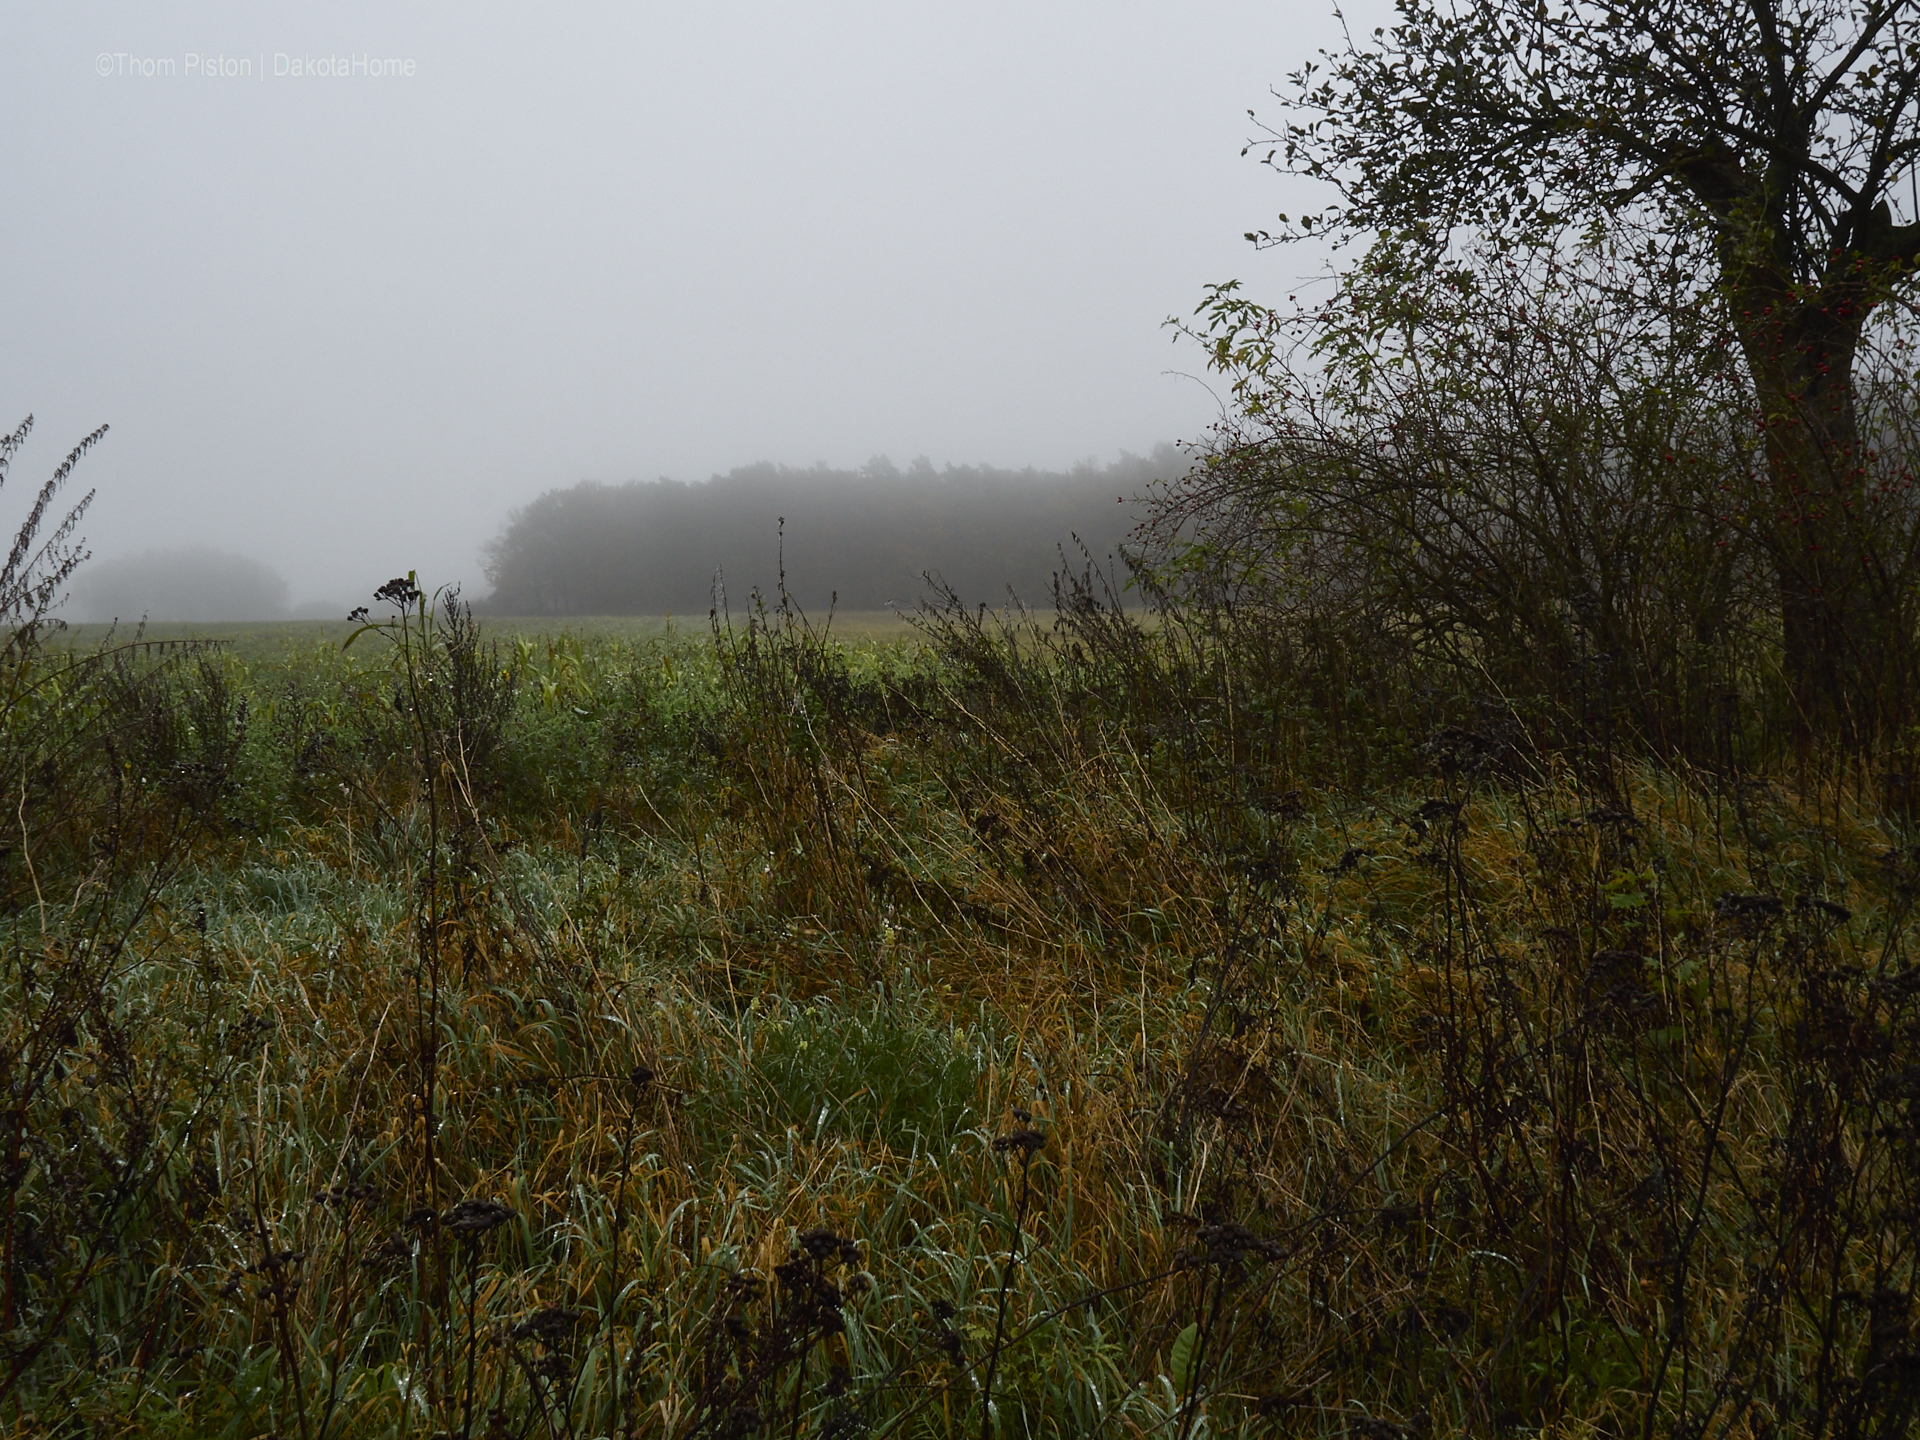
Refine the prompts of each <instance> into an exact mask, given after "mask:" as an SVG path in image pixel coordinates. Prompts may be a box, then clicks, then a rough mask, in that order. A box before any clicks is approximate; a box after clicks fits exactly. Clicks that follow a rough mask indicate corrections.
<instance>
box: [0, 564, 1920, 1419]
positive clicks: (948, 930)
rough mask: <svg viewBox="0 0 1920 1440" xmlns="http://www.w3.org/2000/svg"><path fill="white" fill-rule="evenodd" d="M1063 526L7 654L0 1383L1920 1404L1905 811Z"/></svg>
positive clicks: (696, 1409) (408, 1392) (1366, 1412)
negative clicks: (1321, 654)
mask: <svg viewBox="0 0 1920 1440" xmlns="http://www.w3.org/2000/svg"><path fill="white" fill-rule="evenodd" d="M1087 581H1088V583H1085V584H1082V585H1080V586H1077V587H1076V586H1068V587H1067V589H1066V591H1065V593H1064V594H1063V596H1062V597H1061V598H1062V602H1063V603H1062V606H1061V609H1060V611H1059V616H1060V618H1059V620H1058V623H1057V624H1056V623H1055V622H1053V621H1049V622H1048V623H1047V624H1046V625H1044V626H1043V625H1040V624H1037V623H1035V622H1033V621H1032V620H1030V619H1023V618H1022V617H1020V616H1018V615H1009V616H1004V617H995V616H992V615H988V614H983V613H982V612H979V611H977V610H970V609H965V608H962V607H958V606H948V607H945V608H938V609H935V610H931V611H928V612H926V613H925V614H924V615H923V620H922V627H923V635H922V641H921V643H920V644H919V645H917V646H909V647H865V648H850V647H846V646H843V645H841V644H839V643H838V642H836V641H834V640H833V639H831V636H830V630H829V629H828V627H827V626H826V625H825V624H815V623H809V622H808V621H807V620H806V619H805V617H803V616H802V615H800V614H799V612H798V611H797V610H796V609H794V608H793V607H792V606H791V605H790V604H776V605H774V606H772V607H771V608H759V607H756V609H755V610H754V611H753V612H752V613H751V614H750V615H749V616H748V617H747V618H746V620H745V621H744V622H734V623H727V622H725V621H724V619H723V621H722V623H721V624H719V625H718V626H717V628H716V629H715V630H714V632H713V633H712V634H711V635H708V636H700V635H695V636H692V637H689V638H685V639H679V640H675V639H672V638H662V639H658V640H654V641H650V642H645V643H639V644H618V643H613V642H600V643H593V644H584V645H583V644H580V643H578V642H575V641H572V640H569V639H567V638H566V637H564V636H563V637H557V638H554V639H552V640H549V641H546V642H543V643H537V644H536V643H532V642H527V641H519V642H516V643H515V644H513V645H512V646H510V647H507V646H495V645H494V644H493V643H492V642H490V641H489V640H488V639H487V638H486V636H485V634H484V632H483V631H481V630H479V629H477V628H476V627H475V626H474V624H473V622H472V621H471V619H470V617H469V616H468V614H467V612H466V610H465V609H464V607H463V606H461V604H460V603H459V600H458V597H457V596H452V595H443V596H440V597H430V596H426V595H423V594H421V593H420V591H419V589H418V588H417V587H416V586H415V585H414V584H413V583H412V582H411V581H407V580H402V581H396V582H394V583H393V584H392V585H390V586H388V587H385V588H384V589H383V592H382V595H381V597H380V600H379V601H378V602H377V603H376V605H375V606H374V607H372V608H373V611H374V613H373V614H372V615H370V616H369V617H368V620H369V626H368V628H367V629H366V630H365V631H364V632H363V633H361V634H360V635H359V636H358V637H357V639H356V640H355V643H354V644H353V646H352V647H351V648H350V649H348V650H346V651H344V652H343V651H341V650H339V649H338V648H335V647H319V648H316V649H313V650H310V651H307V652H303V653H294V652H290V653H289V654H288V655H287V656H286V658H285V660H284V662H281V663H257V664H255V665H254V666H252V667H251V668H248V667H245V666H243V665H242V664H241V663H240V662H239V661H238V660H237V659H236V658H234V657H233V656H231V655H223V654H214V653H196V654H188V655H179V654H173V653H169V654H166V655H154V654H150V653H147V652H145V651H143V650H141V649H128V650H122V651H115V652H108V653H106V654H103V655H97V656H96V655H92V654H89V655H86V656H83V657H79V658H68V657H66V656H63V655H61V654H59V653H58V652H55V651H52V650H48V649H45V648H31V647H30V648H26V649H23V650H22V651H21V652H20V658H19V660H18V661H17V675H16V679H15V681H14V685H15V690H16V693H20V694H23V695H24V694H34V695H39V696H43V697H64V698H62V699H61V701H60V703H62V704H65V705H66V706H67V707H68V708H67V709H65V710H61V711H58V712H55V711H52V710H48V709H45V708H43V709H42V710H41V711H40V712H39V713H38V718H29V716H28V714H27V712H26V711H24V710H18V709H16V710H15V711H10V712H8V718H7V728H6V730H5V737H6V743H7V745H8V747H9V749H8V752H7V753H8V755H9V756H10V757H11V758H10V759H9V762H8V763H9V767H10V768H9V771H8V773H10V774H16V775H24V776H25V777H26V785H25V789H24V790H23V791H21V792H20V795H19V799H18V803H17V804H15V805H13V806H10V807H8V808H9V809H11V810H12V811H14V812H15V813H14V814H13V816H12V817H11V819H10V821H9V824H10V826H11V829H10V833H9V836H8V842H7V843H8V848H7V850H6V851H5V854H4V858H3V859H0V865H4V876H5V883H6V887H7V888H6V895H7V903H6V909H5V915H6V927H7V929H6V936H5V947H4V951H3V952H0V964H4V983H5V984H6V986H7V987H8V993H9V1005H8V1007H7V1011H6V1014H7V1029H6V1033H5V1037H4V1050H3V1051H0V1058H3V1059H4V1064H5V1066H6V1070H5V1074H6V1080H7V1085H8V1094H9V1101H8V1106H9V1108H8V1110H7V1123H8V1127H9V1128H8V1137H7V1151H6V1154H7V1163H6V1166H5V1168H4V1171H0V1175H3V1176H4V1185H5V1193H4V1196H3V1197H0V1201H3V1203H4V1210H3V1211H0V1216H3V1217H4V1226H5V1232H4V1239H5V1245H6V1254H7V1271H6V1273H7V1281H8V1283H7V1290H6V1303H7V1307H8V1319H7V1330H6V1338H5V1345H6V1350H5V1361H6V1368H5V1370H4V1372H0V1374H3V1375H4V1379H3V1380H0V1384H3V1385H4V1394H3V1395H0V1407H3V1408H0V1415H4V1417H5V1421H6V1423H7V1424H8V1425H9V1426H10V1427H12V1428H13V1429H15V1430H17V1431H19V1432H21V1433H61V1434H65V1433H74V1434H79V1433H88V1434H116V1433H127V1434H130V1433H141V1434H156V1433H158V1434H167V1433H173V1434H181V1435H209V1434H233V1435H258V1434H265V1433H274V1434H278V1435H282V1436H290V1435H295V1434H298V1435H301V1436H303V1437H307V1440H324V1437H330V1436H331V1437H340V1436H349V1435H352V1436H360V1435H388V1434H394V1435H399V1434H419V1435H422V1436H425V1435H433V1434H446V1435H461V1436H483V1435H485V1436H495V1435H500V1436H523V1435H542V1434H544V1435H552V1436H560V1435H579V1436H593V1435H625V1434H634V1435H672V1436H693V1435H731V1436H744V1435H748V1434H785V1435H853V1434H901V1435H947V1434H966V1435H973V1434H980V1435H983V1436H987V1437H991V1436H995V1435H1006V1436H1012V1435H1063V1436H1064V1435H1075V1436H1079V1435H1087V1434H1095V1433H1098V1434H1109V1433H1111V1434H1123V1435H1124V1434H1136V1435H1146V1434H1154V1435H1167V1436H1195V1435H1200V1434H1210V1433H1220V1434H1239V1433H1262V1432H1263V1431H1268V1430H1271V1431H1272V1432H1273V1433H1309V1434H1328V1435H1335V1434H1358V1435H1368V1436H1386V1435H1393V1434H1407V1435H1413V1434H1441V1433H1463V1434H1464V1433H1474V1434H1484V1433H1542V1432H1546V1431H1552V1432H1554V1433H1595V1434H1601V1433H1604V1434H1626V1433H1637V1434H1649V1433H1654V1432H1656V1431H1658V1432H1662V1433H1664V1432H1667V1431H1675V1432H1681V1433H1687V1434H1709V1433H1711V1434H1761V1433H1780V1432H1792V1433H1797V1434H1894V1433H1899V1432H1900V1431H1902V1430H1903V1429H1904V1428H1905V1427H1906V1426H1907V1424H1908V1422H1909V1418H1910V1414H1909V1412H1910V1409H1911V1407H1912V1404H1913V1401H1914V1397H1915V1395H1916V1386H1915V1378H1916V1373H1917V1372H1916V1367H1917V1366H1920V1355H1917V1354H1916V1351H1915V1348H1914V1343H1915V1342H1914V1340H1913V1338H1912V1336H1911V1333H1910V1324H1911V1319H1912V1311H1911V1306H1912V1291H1913V1286H1914V1276H1913V1264H1914V1257H1915V1240H1916V1236H1915V1227H1914V1216H1915V1215H1916V1214H1917V1213H1920V1210H1916V1208H1915V1195H1914V1193H1913V1192H1914V1185H1915V1181H1916V1178H1920V1166H1917V1165H1916V1151H1915V1146H1916V1144H1920V1129H1916V1128H1915V1127H1916V1126H1917V1125H1920V1112H1916V1111H1915V1110H1914V1108H1913V1107H1914V1105H1915V1104H1916V1102H1917V1101H1920V1092H1916V1091H1915V1089H1914V1086H1913V1084H1912V1078H1913V1077H1912V1073H1911V1072H1912V1065H1911V1060H1910V1056H1911V1054H1912V1047H1913V1043H1914V1040H1915V1038H1916V1036H1915V1029H1916V1015H1915V1006H1916V1004H1920V983H1915V982H1914V979H1913V977H1914V975H1915V974H1916V973H1920V972H1915V971H1914V970H1913V969H1912V968H1911V965H1910V961H1909V951H1908V943H1909V942H1908V939H1907V932H1908V919H1909V913H1910V907H1911V905H1912V901H1913V897H1914V896H1915V894H1916V893H1920V891H1917V890H1916V885H1920V874H1916V872H1915V869H1914V865H1913V861H1912V857H1911V856H1910V854H1909V841H1908V838H1907V837H1906V836H1905V834H1904V832H1903V831H1902V830H1900V829H1899V827H1898V822H1897V821H1896V820H1894V819H1889V818H1886V817H1882V816H1880V815H1877V814H1876V813H1874V812H1873V810H1872V809H1871V807H1870V806H1869V805H1868V804H1867V802H1866V801H1865V800H1864V799H1863V798H1862V793H1861V792H1860V791H1859V790H1857V789H1851V790H1843V789H1840V788H1836V787H1833V786H1814V785H1808V786H1805V787H1801V786H1797V785H1795V784H1792V783H1781V782H1779V781H1777V780H1771V779H1769V778H1767V777H1766V776H1765V775H1764V774H1762V773H1760V772H1759V771H1758V770H1756V769H1755V768H1754V767H1753V766H1751V765H1749V764H1747V763H1745V761H1744V760H1743V759H1742V757H1740V756H1739V755H1735V756H1734V757H1732V758H1731V759H1730V760H1729V762H1728V763H1727V764H1726V765H1724V766H1722V767H1720V768H1718V769H1695V768H1685V767H1679V768H1676V767H1671V766H1670V767H1667V768H1651V767H1650V766H1649V765H1647V764H1646V763H1644V762H1642V761H1640V760H1639V759H1637V758H1635V756H1634V755H1633V754H1631V753H1629V752H1627V751H1625V750H1622V749H1620V748H1617V747H1614V748H1610V747H1609V746H1608V745H1607V744H1606V743H1604V738H1596V737H1579V738H1578V743H1573V744H1568V743H1562V741H1561V740H1560V739H1558V738H1552V739H1550V738H1549V737H1547V736H1546V735H1545V734H1544V733H1543V732H1540V731H1538V730H1537V729H1530V728H1529V726H1528V725H1527V724H1525V723H1523V722H1522V721H1521V719H1519V718H1517V717H1514V716H1512V715H1509V714H1506V713H1504V712H1499V711H1497V710H1496V709H1493V708H1490V707H1488V706H1486V705H1484V704H1482V705H1478V706H1476V705H1475V703H1474V701H1473V698H1472V697H1471V696H1468V697H1464V698H1461V699H1458V700H1455V699H1453V698H1450V697H1441V696H1429V697H1426V698H1425V699H1424V700H1418V701H1417V703H1416V702H1415V701H1409V702H1408V703H1407V704H1405V705H1403V706H1402V707H1401V708H1400V709H1399V710H1398V711H1394V712H1391V713H1383V714H1380V715H1378V716H1376V717H1374V720H1373V723H1372V725H1371V728H1366V727H1364V726H1362V724H1361V721H1360V718H1359V717H1358V716H1357V715H1356V714H1355V713H1354V712H1353V711H1352V710H1351V709H1350V708H1343V707H1342V706H1340V705H1337V704H1336V705H1331V706H1329V705H1327V704H1325V703H1323V700H1322V699H1321V698H1320V697H1316V696H1314V695H1312V694H1309V693H1303V692H1302V691H1300V690H1299V689H1298V688H1297V686H1296V681H1297V680H1298V678H1299V676H1298V672H1297V671H1296V670H1295V669H1294V668H1292V664H1293V661H1292V658H1291V657H1292V652H1290V651H1289V650H1288V649H1287V648H1286V647H1285V646H1284V645H1283V644H1281V643H1279V642H1278V641H1276V640H1274V639H1273V638H1272V637H1270V636H1266V635H1264V634H1245V633H1242V632H1240V631H1237V630H1236V629H1235V628H1234V627H1233V626H1232V625H1231V624H1230V623H1229V622H1228V621H1227V620H1226V619H1223V618H1222V617H1219V616H1214V617H1213V618H1212V619H1211V620H1208V621H1207V622H1206V623H1202V621H1201V612H1199V611H1197V610H1193V609H1188V610H1186V611H1183V612H1180V613H1177V614H1170V615H1168V616H1166V617H1163V618H1162V619H1161V620H1160V621H1159V622H1157V623H1155V624H1152V625H1150V626H1149V625H1143V624H1141V623H1140V621H1139V618H1138V617H1137V616H1129V615H1127V614H1124V613H1121V612H1120V611H1119V610H1117V609H1116V607H1115V606H1114V605H1113V604H1112V603H1111V600H1110V597H1108V596H1107V595H1106V594H1105V592H1104V591H1103V590H1101V589H1100V588H1099V577H1098V576H1097V575H1094V574H1091V573H1090V574H1089V576H1088V577H1087ZM82 698H84V699H85V704H84V706H83V705H81V703H80V702H81V699H82ZM34 703H36V704H40V705H42V706H43V707H45V706H49V705H52V704H53V703H54V700H53V699H52V698H47V699H43V700H41V701H36V702H34ZM1422 706H1424V707H1425V708H1424V711H1422V710H1421V708H1420V707H1422ZM55 737H63V738H62V739H61V740H60V743H61V744H62V745H64V747H65V748H64V750H62V751H61V753H62V754H64V755H68V756H70V757H71V758H70V759H66V760H61V759H58V758H57V757H53V758H47V756H48V755H50V751H48V749H47V747H50V746H52V745H53V744H54V741H55ZM36 746H37V747H41V748H38V749H36V748H34V747H36ZM1363 776H1364V779H1365V784H1364V787H1363V786H1362V785H1361V783H1360V781H1361V779H1362V777H1363Z"/></svg>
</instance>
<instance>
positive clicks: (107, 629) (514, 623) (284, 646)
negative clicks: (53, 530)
mask: <svg viewBox="0 0 1920 1440" xmlns="http://www.w3.org/2000/svg"><path fill="white" fill-rule="evenodd" d="M817 618H818V620H819V623H820V624H821V626H822V628H823V629H824V628H827V621H828V619H829V617H827V616H824V615H823V616H820V617H817ZM830 618H831V622H832V623H831V630H832V633H833V634H834V635H836V636H840V637H842V638H845V639H847V640H854V641H859V640H899V639H910V638H912V636H913V635H914V633H915V632H914V629H913V626H912V625H911V624H910V623H909V622H908V620H907V619H906V612H895V611H891V610H853V611H845V612H842V613H839V614H835V615H833V616H832V617H830ZM483 623H484V624H485V626H486V628H487V630H488V632H489V633H490V634H494V635H497V636H499V637H500V638H502V639H508V638H515V639H536V638H546V637H549V636H560V635H566V636H572V637H574V638H576V639H579V640H586V641H602V640H611V641H632V640H648V639H656V638H663V637H668V636H677V637H680V638H683V639H684V638H689V637H695V636H701V635H705V634H707V633H708V631H709V628H710V625H709V621H708V619H707V617H706V616H705V615H685V616H680V615H578V616H567V617H565V618H563V619H555V618H553V617H551V616H536V617H530V618H516V617H513V616H496V615H489V616H487V617H485V620H484V622H483ZM736 623H744V617H741V619H740V620H739V621H737V622H736ZM355 628H356V627H355V626H354V625H352V624H350V623H348V622H347V621H346V620H345V619H341V620H278V621H274V620H266V621H259V620H245V621H221V622H203V623H185V622H173V621H166V622H155V623H150V624H147V625H145V626H140V625H117V626H115V625H69V626H67V627H66V628H65V629H64V630H63V631H61V632H60V635H61V637H62V638H61V640H60V641H59V643H61V644H63V645H67V646H71V647H72V648H73V649H75V650H89V649H92V648H94V647H95V646H98V645H101V644H103V643H108V642H110V641H114V640H131V639H133V638H134V637H135V636H136V635H138V636H140V637H141V638H143V639H146V640H153V641H174V640H213V641H217V642H218V643H220V644H222V645H224V646H227V647H229V648H231V649H232V650H233V652H234V653H235V654H237V655H240V656H242V657H247V658H254V657H257V658H261V659H266V658H270V657H273V656H277V655H281V654H285V653H287V652H289V651H293V650H299V649H303V648H306V647H308V646H312V645H319V644H328V645H338V644H340V643H341V642H343V641H344V640H345V639H346V638H347V637H348V636H349V635H351V634H352V633H353V632H354V630H355Z"/></svg>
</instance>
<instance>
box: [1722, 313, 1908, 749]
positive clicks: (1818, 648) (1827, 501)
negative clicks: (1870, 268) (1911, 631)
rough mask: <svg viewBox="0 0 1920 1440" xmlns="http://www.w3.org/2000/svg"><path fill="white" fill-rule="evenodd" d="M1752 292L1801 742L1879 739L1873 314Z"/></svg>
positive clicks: (1785, 636)
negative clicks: (1864, 358)
mask: <svg viewBox="0 0 1920 1440" xmlns="http://www.w3.org/2000/svg"><path fill="white" fill-rule="evenodd" d="M1767 288H1768V290H1769V291H1770V292H1771V293H1770V294H1768V295H1766V296H1765V297H1764V298H1763V297H1762V296H1761V295H1751V296H1750V297H1749V307H1748V308H1747V309H1746V311H1745V315H1746V317H1747V323H1746V324H1745V325H1744V326H1743V333H1742V336H1741V339H1742V342H1743V346H1744V348H1745V351H1746V356H1747V362H1748V366H1749V368H1750V371H1751V373H1752V375H1753V379H1754V384H1755V389H1756V391H1757V393H1758V396H1759V400H1760V407H1761V423H1762V426H1763V427H1764V431H1765V441H1766V449H1765V454H1766V465H1767V475H1766V487H1765V491H1764V494H1763V496H1762V497H1761V498H1762V500H1763V514H1764V524H1763V526H1762V534H1763V538H1764V543H1765V544H1766V546H1767V549H1768V551H1769V558H1770V559H1771V560H1772V562H1773V565H1774V573H1775V577H1776V580H1777V583H1778V587H1779V605H1780V629H1781V645H1782V659H1783V666H1784V670H1785V678H1786V684H1787V696H1788V701H1789V704H1790V705H1791V707H1792V711H1793V726H1794V731H1795V734H1794V738H1795V741H1796V743H1797V744H1798V745H1799V746H1800V747H1802V749H1805V748H1806V747H1809V746H1811V745H1813V744H1815V743H1817V742H1820V741H1833V742H1838V743H1839V744H1840V745H1842V746H1844V747H1846V748H1849V749H1858V748H1862V747H1865V746H1868V745H1871V744H1872V743H1873V740H1874V738H1875V734H1876V731H1878V730H1879V729H1880V727H1881V722H1882V720H1883V718H1885V717H1882V716H1881V715H1880V713H1879V710H1880V706H1879V691H1880V685H1879V674H1880V669H1881V664H1882V660H1883V658H1884V657H1883V645H1882V641H1883V639H1884V638H1886V637H1883V636H1882V635H1881V634H1880V633H1879V632H1880V628H1881V626H1880V623H1879V622H1880V617H1879V607H1878V606H1876V605H1875V603H1874V598H1873V595H1872V593H1871V587H1870V584H1869V579H1870V576H1869V572H1868V566H1867V561H1868V556H1869V550H1870V541H1869V537H1868V536H1867V535H1866V534H1865V532H1864V529H1863V521H1864V520H1865V516H1864V514H1863V510H1862V503H1861V502H1862V499H1863V494H1864V488H1865V484H1864V482H1865V466H1864V463H1863V462H1864V456H1863V454H1862V448H1861V440H1860V430H1859V416H1858V413H1857V411H1856V408H1855V397H1854V386H1853V361H1854V356H1855V353H1856V351H1857V350H1858V348H1859V343H1860V332H1861V327H1862V324H1863V322H1864V320H1865V307H1864V305H1861V304H1860V303H1858V302H1857V301H1855V300H1852V299H1850V298H1849V299H1839V298H1834V297H1833V296H1832V294H1831V292H1828V296H1827V297H1826V303H1824V304H1822V303H1818V302H1809V301H1806V300H1802V299H1799V298H1797V297H1793V298H1789V296H1788V295H1787V294H1786V293H1784V291H1785V287H1779V288H1775V287H1767Z"/></svg>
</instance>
